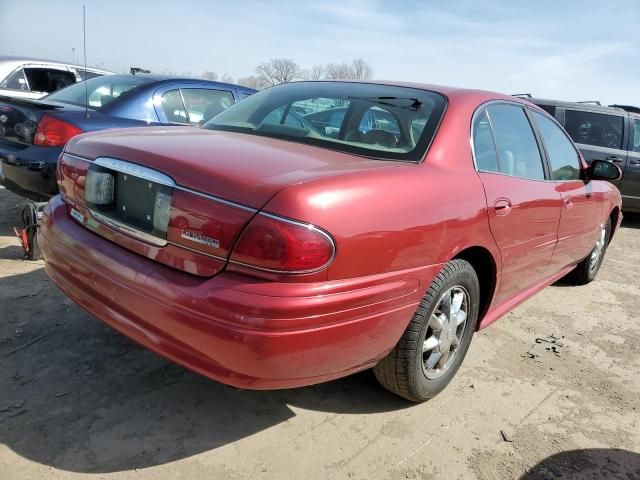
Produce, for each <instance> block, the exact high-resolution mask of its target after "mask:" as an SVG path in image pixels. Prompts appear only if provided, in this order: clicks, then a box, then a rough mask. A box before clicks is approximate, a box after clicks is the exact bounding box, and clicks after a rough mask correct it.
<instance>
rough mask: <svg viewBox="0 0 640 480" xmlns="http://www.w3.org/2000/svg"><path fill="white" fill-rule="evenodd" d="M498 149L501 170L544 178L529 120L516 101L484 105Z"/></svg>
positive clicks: (514, 174)
mask: <svg viewBox="0 0 640 480" xmlns="http://www.w3.org/2000/svg"><path fill="white" fill-rule="evenodd" d="M487 113H488V115H489V117H490V119H491V126H492V127H493V135H494V138H495V141H496V147H497V150H498V160H499V164H500V172H501V173H504V174H506V175H511V176H514V177H521V178H529V179H532V180H544V168H543V166H542V157H541V155H540V150H539V148H538V142H536V138H535V136H534V134H533V130H532V129H531V124H530V123H529V120H528V118H527V116H526V114H525V112H524V109H523V108H522V107H520V106H518V105H510V104H493V105H489V106H488V107H487Z"/></svg>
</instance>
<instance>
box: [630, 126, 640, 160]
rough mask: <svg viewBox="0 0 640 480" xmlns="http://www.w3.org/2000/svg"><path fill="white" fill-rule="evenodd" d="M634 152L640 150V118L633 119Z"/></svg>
mask: <svg viewBox="0 0 640 480" xmlns="http://www.w3.org/2000/svg"><path fill="white" fill-rule="evenodd" d="M631 147H632V150H633V151H634V152H640V118H634V119H633V145H632V146H631Z"/></svg>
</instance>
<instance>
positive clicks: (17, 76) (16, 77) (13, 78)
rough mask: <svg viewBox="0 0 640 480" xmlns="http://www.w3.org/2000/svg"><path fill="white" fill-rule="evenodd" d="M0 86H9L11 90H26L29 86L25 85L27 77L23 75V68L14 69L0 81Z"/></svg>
mask: <svg viewBox="0 0 640 480" xmlns="http://www.w3.org/2000/svg"><path fill="white" fill-rule="evenodd" d="M0 88H10V89H12V90H22V91H25V92H26V91H28V90H29V86H28V85H27V79H26V78H25V76H24V70H22V69H21V68H20V69H19V70H16V71H15V72H13V73H12V74H11V75H9V76H8V77H7V78H5V79H4V80H3V81H2V83H0Z"/></svg>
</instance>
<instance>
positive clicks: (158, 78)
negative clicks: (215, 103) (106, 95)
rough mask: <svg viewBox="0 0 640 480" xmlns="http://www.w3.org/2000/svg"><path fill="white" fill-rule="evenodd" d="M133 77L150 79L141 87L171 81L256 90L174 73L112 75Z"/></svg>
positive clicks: (160, 84)
mask: <svg viewBox="0 0 640 480" xmlns="http://www.w3.org/2000/svg"><path fill="white" fill-rule="evenodd" d="M131 77H140V78H148V79H150V81H149V82H147V83H144V84H142V85H139V87H140V88H144V87H149V86H154V87H160V86H162V85H165V84H170V83H193V84H200V85H202V84H207V85H212V86H220V87H227V88H238V89H240V90H246V91H250V92H255V90H254V89H252V88H249V87H245V86H242V85H236V84H233V83H225V82H216V81H213V80H205V79H203V78H192V77H177V76H173V75H161V74H155V73H137V74H135V75H133V74H130V73H122V74H115V75H111V76H110V78H113V79H116V80H117V79H118V78H131Z"/></svg>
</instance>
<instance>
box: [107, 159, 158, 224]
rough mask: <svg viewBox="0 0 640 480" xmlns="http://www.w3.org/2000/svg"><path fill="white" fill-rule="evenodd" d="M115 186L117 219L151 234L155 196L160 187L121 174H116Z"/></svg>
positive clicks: (141, 179)
mask: <svg viewBox="0 0 640 480" xmlns="http://www.w3.org/2000/svg"><path fill="white" fill-rule="evenodd" d="M115 184H116V188H115V190H116V191H115V203H116V205H115V208H116V210H117V212H118V213H117V216H118V218H119V219H120V220H121V221H124V222H125V223H128V224H130V225H133V226H135V227H137V228H139V229H141V230H143V231H145V232H148V233H151V232H152V231H153V212H154V207H155V201H156V195H157V193H158V190H159V189H160V188H161V185H159V184H157V183H153V182H150V181H148V180H145V179H143V178H139V177H134V176H132V175H129V174H126V173H121V172H119V173H118V174H117V176H116V182H115Z"/></svg>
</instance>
